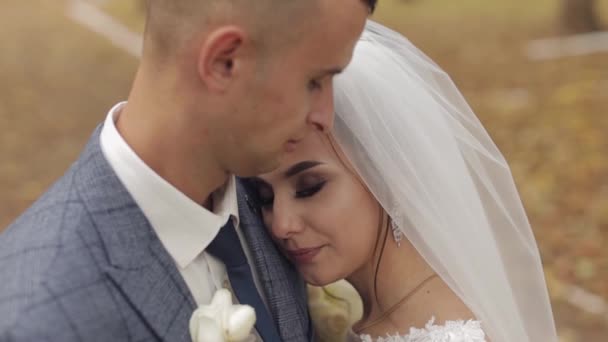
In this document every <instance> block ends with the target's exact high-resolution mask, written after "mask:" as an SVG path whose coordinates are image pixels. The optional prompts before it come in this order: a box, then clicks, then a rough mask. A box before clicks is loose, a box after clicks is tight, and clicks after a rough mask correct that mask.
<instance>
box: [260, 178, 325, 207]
mask: <svg viewBox="0 0 608 342" xmlns="http://www.w3.org/2000/svg"><path fill="white" fill-rule="evenodd" d="M326 184H327V181H320V182H318V183H317V184H315V185H312V186H306V187H302V188H301V189H300V190H297V191H296V193H295V198H297V199H305V198H310V197H313V196H314V195H316V194H317V193H318V192H319V191H321V190H322V189H323V187H325V185H326ZM262 192H270V191H269V190H268V189H264V190H258V199H259V202H260V206H261V207H262V208H263V209H265V210H269V209H272V204H273V203H274V194H273V195H267V196H264V195H263V194H262Z"/></svg>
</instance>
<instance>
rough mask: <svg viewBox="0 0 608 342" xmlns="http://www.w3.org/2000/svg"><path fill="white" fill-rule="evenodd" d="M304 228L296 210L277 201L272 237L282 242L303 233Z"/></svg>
mask: <svg viewBox="0 0 608 342" xmlns="http://www.w3.org/2000/svg"><path fill="white" fill-rule="evenodd" d="M277 203H279V204H277ZM302 227H303V226H302V223H301V220H300V218H299V216H298V215H297V213H296V212H295V210H294V209H293V208H291V207H290V206H289V205H288V204H286V203H282V204H280V202H279V201H276V200H275V205H274V207H273V210H272V222H271V225H270V230H271V232H272V235H273V236H274V237H275V238H277V239H280V240H284V239H288V238H290V237H292V236H293V235H294V234H296V233H298V232H300V231H302Z"/></svg>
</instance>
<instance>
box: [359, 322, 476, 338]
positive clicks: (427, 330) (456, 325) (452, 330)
mask: <svg viewBox="0 0 608 342" xmlns="http://www.w3.org/2000/svg"><path fill="white" fill-rule="evenodd" d="M485 336H486V335H485V333H484V332H483V330H482V329H481V322H480V321H475V320H468V321H466V322H465V321H446V322H445V324H444V325H435V317H433V318H431V320H430V321H429V322H428V323H427V324H426V326H425V327H424V328H423V329H417V328H410V332H409V334H407V335H403V336H399V335H390V334H387V336H386V337H378V338H377V339H376V340H375V341H374V340H373V339H372V338H371V336H369V335H361V336H360V338H361V341H362V342H486V338H485Z"/></svg>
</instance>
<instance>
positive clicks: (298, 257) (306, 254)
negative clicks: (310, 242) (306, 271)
mask: <svg viewBox="0 0 608 342" xmlns="http://www.w3.org/2000/svg"><path fill="white" fill-rule="evenodd" d="M322 247H323V246H321V247H315V248H301V249H294V250H288V251H287V254H288V255H289V258H290V259H291V260H293V261H294V262H296V263H298V264H307V263H310V262H312V260H313V259H314V258H315V256H317V254H319V251H321V248H322Z"/></svg>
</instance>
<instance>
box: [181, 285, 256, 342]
mask: <svg viewBox="0 0 608 342" xmlns="http://www.w3.org/2000/svg"><path fill="white" fill-rule="evenodd" d="M255 320H256V317H255V310H254V309H253V308H252V307H251V306H249V305H238V304H232V295H231V293H230V291H228V290H226V289H219V290H218V291H217V292H216V293H215V295H213V299H212V300H211V303H210V304H209V305H203V306H200V307H199V308H198V309H196V310H195V311H194V313H192V317H191V318H190V336H191V337H192V341H193V342H248V341H253V339H254V337H253V336H252V334H251V331H252V329H253V326H254V324H255Z"/></svg>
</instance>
